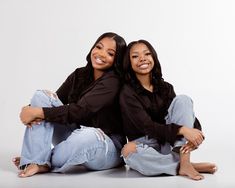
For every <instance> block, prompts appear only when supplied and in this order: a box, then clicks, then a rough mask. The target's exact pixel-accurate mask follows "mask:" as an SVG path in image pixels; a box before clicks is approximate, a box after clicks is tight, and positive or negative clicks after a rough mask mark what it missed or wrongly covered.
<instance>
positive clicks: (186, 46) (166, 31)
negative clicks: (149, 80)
mask: <svg viewBox="0 0 235 188" xmlns="http://www.w3.org/2000/svg"><path fill="white" fill-rule="evenodd" d="M234 9H235V2H234V1H233V0H224V1H223V0H197V1H193V0H178V1H174V0H147V1H141V0H135V1H134V0H119V1H115V0H99V1H95V0H68V1H63V0H49V1H48V0H40V1H31V0H21V1H18V0H1V1H0V63H1V68H0V86H1V92H0V120H1V124H0V126H1V131H0V172H1V174H3V177H5V178H0V179H1V180H0V185H5V186H6V187H7V186H8V185H9V186H11V187H14V185H15V186H16V187H17V186H18V185H19V184H20V185H21V186H23V185H24V186H25V184H22V182H20V180H18V178H17V170H16V169H15V168H14V167H13V166H12V164H11V158H12V157H13V156H16V155H19V154H20V150H21V143H22V138H23V134H24V126H23V125H22V124H21V122H20V120H19V112H20V109H21V107H22V106H24V105H27V104H28V103H29V101H30V98H31V96H32V95H33V93H34V91H35V90H37V89H50V90H52V91H55V90H56V89H57V88H58V87H59V86H60V84H61V83H62V82H63V81H64V80H65V79H66V77H67V76H68V75H69V74H70V73H71V72H72V71H73V70H74V69H75V68H77V67H80V66H84V65H85V64H86V61H85V58H86V55H87V53H88V52H89V50H90V48H91V46H92V45H93V43H94V42H95V40H96V39H97V37H98V36H99V35H101V34H102V33H104V32H107V31H113V32H116V33H118V34H120V35H121V36H123V37H124V38H125V39H126V41H127V43H129V42H131V41H132V40H138V39H146V40H148V41H149V42H150V43H151V44H152V45H153V46H154V47H155V49H156V51H157V53H158V57H159V60H160V62H161V65H162V71H163V77H164V79H165V80H166V81H168V82H170V83H172V84H173V85H174V88H175V91H176V92H177V94H187V95H189V96H190V97H191V98H192V99H193V100H194V105H195V113H196V116H197V117H198V118H199V120H200V121H201V123H202V126H203V131H204V133H205V136H206V140H205V142H204V143H203V145H202V146H201V147H200V148H199V149H198V150H197V151H195V152H194V153H193V154H192V159H193V160H195V161H211V162H215V163H217V164H218V166H219V171H218V173H217V174H216V175H215V176H213V178H214V179H211V180H210V177H211V176H209V180H205V181H211V182H215V185H218V186H220V187H229V186H232V185H235V181H233V178H232V173H233V170H232V168H233V167H234V161H233V160H232V159H233V158H234V155H235V137H234V131H235V127H234V126H235V119H234V107H235V100H234V97H235V89H234V86H235V76H234V72H235V53H234V44H235V35H234V33H235V26H234V20H235V12H234ZM3 179H4V180H3ZM12 179H13V180H12ZM8 180H9V181H8ZM31 180H32V179H31ZM31 180H30V181H31ZM14 181H15V182H16V183H13V184H12V183H10V182H14ZM97 181H98V184H97V186H99V185H101V184H102V183H101V181H100V182H99V180H97ZM102 181H103V180H102ZM120 181H121V180H120ZM151 181H152V180H151ZM174 181H177V180H176V179H174ZM134 184H135V185H136V186H137V187H138V185H141V183H134ZM176 184H177V183H176ZM84 185H85V184H84ZM126 185H128V182H127V184H126ZM130 185H131V184H130ZM197 185H198V184H197ZM202 185H203V184H202ZM190 186H191V185H190Z"/></svg>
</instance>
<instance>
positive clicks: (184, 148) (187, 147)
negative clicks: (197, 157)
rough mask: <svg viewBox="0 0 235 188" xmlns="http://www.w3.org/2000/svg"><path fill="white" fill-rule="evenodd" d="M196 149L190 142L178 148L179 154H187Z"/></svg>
mask: <svg viewBox="0 0 235 188" xmlns="http://www.w3.org/2000/svg"><path fill="white" fill-rule="evenodd" d="M197 148H198V147H197V146H195V145H194V144H193V143H191V142H188V143H187V144H185V145H183V146H182V147H181V148H180V152H181V153H189V152H191V151H193V150H195V149H197Z"/></svg>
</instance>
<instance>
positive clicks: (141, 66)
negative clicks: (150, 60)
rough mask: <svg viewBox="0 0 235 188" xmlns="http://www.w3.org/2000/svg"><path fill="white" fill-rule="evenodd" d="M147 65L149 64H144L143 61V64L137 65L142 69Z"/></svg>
mask: <svg viewBox="0 0 235 188" xmlns="http://www.w3.org/2000/svg"><path fill="white" fill-rule="evenodd" d="M148 66H149V64H146V63H145V64H142V65H140V66H139V67H140V68H142V69H145V68H147V67H148Z"/></svg>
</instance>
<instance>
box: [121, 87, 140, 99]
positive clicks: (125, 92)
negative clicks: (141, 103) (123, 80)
mask: <svg viewBox="0 0 235 188" xmlns="http://www.w3.org/2000/svg"><path fill="white" fill-rule="evenodd" d="M134 95H136V92H135V90H134V88H132V87H131V85H129V84H124V85H123V86H122V89H121V92H120V98H127V97H130V96H134Z"/></svg>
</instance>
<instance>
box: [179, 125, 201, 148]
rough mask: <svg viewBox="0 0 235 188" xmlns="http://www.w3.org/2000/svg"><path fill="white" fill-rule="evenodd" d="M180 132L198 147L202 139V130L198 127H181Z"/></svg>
mask: <svg viewBox="0 0 235 188" xmlns="http://www.w3.org/2000/svg"><path fill="white" fill-rule="evenodd" d="M180 133H181V134H182V135H183V136H184V138H185V139H186V140H188V141H189V142H191V143H192V144H193V145H194V146H196V147H198V146H199V145H200V144H201V143H202V142H203V140H204V135H203V132H202V131H200V130H198V129H194V128H188V127H181V129H180Z"/></svg>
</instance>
